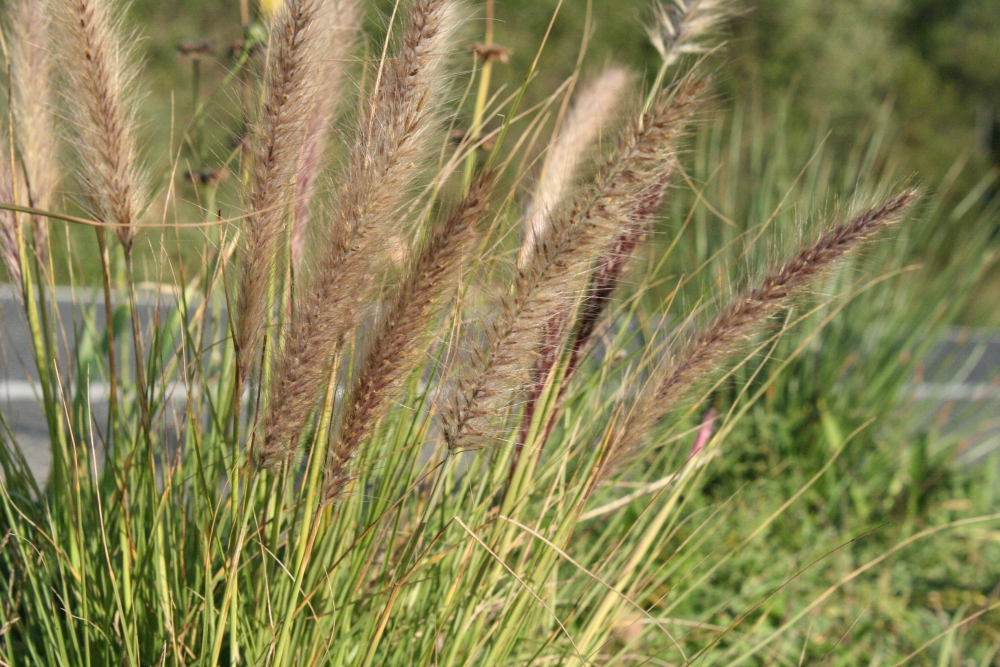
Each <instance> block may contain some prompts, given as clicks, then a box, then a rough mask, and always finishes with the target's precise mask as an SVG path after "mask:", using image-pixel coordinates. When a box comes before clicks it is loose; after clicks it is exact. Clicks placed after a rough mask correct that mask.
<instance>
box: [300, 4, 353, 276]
mask: <svg viewBox="0 0 1000 667" xmlns="http://www.w3.org/2000/svg"><path fill="white" fill-rule="evenodd" d="M333 4H334V7H333V8H332V14H331V30H330V36H329V40H328V43H327V45H326V47H325V48H324V53H323V57H322V61H323V62H322V64H321V66H320V67H319V70H318V72H317V79H316V81H315V82H314V83H313V84H312V85H314V86H315V87H316V91H315V93H314V98H313V103H312V108H311V109H310V110H309V114H308V118H307V120H306V127H305V144H304V146H303V147H302V151H301V155H300V156H299V161H298V169H297V172H296V175H295V217H294V222H293V227H292V238H291V244H292V247H291V253H292V261H293V263H294V265H295V266H296V267H298V266H301V264H302V260H303V259H304V257H305V246H306V241H307V236H308V223H309V218H310V215H309V213H310V204H311V202H312V198H313V195H314V194H315V187H316V179H317V178H318V177H319V175H320V173H321V172H322V171H323V169H324V167H325V166H326V162H327V157H326V156H327V151H326V148H327V141H328V139H329V135H330V129H331V127H330V126H331V122H332V120H333V117H334V115H335V113H336V110H337V106H338V103H339V102H340V101H341V98H342V97H343V94H342V89H343V86H344V82H345V79H346V76H345V75H346V72H347V62H348V59H349V57H350V54H351V51H352V50H353V48H354V45H355V42H356V41H357V33H358V27H359V19H360V11H359V7H358V2H357V0H336V1H335V2H334V3H333Z"/></svg>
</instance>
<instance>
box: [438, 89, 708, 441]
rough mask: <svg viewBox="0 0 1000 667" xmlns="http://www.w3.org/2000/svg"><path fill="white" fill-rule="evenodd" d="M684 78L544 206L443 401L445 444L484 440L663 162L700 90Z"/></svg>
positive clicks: (660, 174) (670, 160)
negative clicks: (553, 203) (584, 178)
mask: <svg viewBox="0 0 1000 667" xmlns="http://www.w3.org/2000/svg"><path fill="white" fill-rule="evenodd" d="M704 85H705V84H704V82H703V81H700V80H693V79H688V80H685V81H682V82H681V83H680V84H679V85H678V87H677V88H676V89H672V90H670V91H664V92H663V93H662V94H660V95H659V96H657V98H656V100H655V101H654V104H653V105H652V107H651V109H650V110H649V111H648V112H647V113H645V114H642V115H640V116H638V117H637V118H635V119H633V120H632V122H631V123H630V124H629V125H628V126H627V127H626V129H625V131H624V132H623V133H622V135H621V138H620V140H619V143H618V147H617V150H616V151H615V152H614V153H613V154H612V156H611V157H610V158H609V159H608V160H607V161H606V162H605V164H604V166H603V167H602V169H601V170H600V172H599V174H598V176H597V178H596V179H595V181H594V182H593V183H592V184H590V185H589V186H588V187H586V188H583V189H581V191H580V192H579V193H578V194H577V196H576V197H575V198H574V199H573V201H572V202H571V203H570V204H569V205H568V206H565V207H563V208H562V210H561V211H559V213H557V214H556V215H554V216H553V217H552V219H551V222H550V224H549V225H548V226H547V228H546V229H545V231H544V233H543V234H541V235H540V236H538V237H537V238H536V240H535V244H534V246H533V247H532V248H531V251H530V253H529V255H528V258H527V260H526V261H525V262H524V263H523V265H522V266H521V267H519V270H518V272H517V275H516V278H515V285H514V288H513V290H512V291H511V292H510V293H509V294H503V295H501V297H500V298H499V300H498V301H499V302H498V303H497V304H495V308H494V309H493V312H494V313H496V314H495V315H494V317H493V319H492V321H491V322H490V324H489V328H488V336H487V340H486V343H485V345H484V346H483V347H482V348H480V349H478V350H476V352H475V353H474V355H473V357H472V358H471V359H470V360H469V362H468V363H467V364H466V366H465V368H464V369H463V372H462V373H461V374H460V376H459V378H458V380H457V382H456V383H455V387H454V388H453V390H452V392H451V394H450V396H449V398H448V400H447V401H446V403H445V405H444V408H443V411H442V418H443V421H444V431H445V438H446V440H447V442H448V444H449V446H450V447H452V448H453V449H463V450H464V449H476V448H480V447H484V446H486V445H487V444H489V438H488V434H489V433H490V432H491V431H492V430H493V426H494V422H495V420H496V419H497V417H499V416H500V415H501V414H503V413H504V412H505V411H506V410H507V409H508V408H509V407H510V405H511V403H512V401H513V399H514V397H515V396H516V395H517V393H518V391H519V390H520V388H521V386H522V385H523V384H524V380H523V378H524V373H525V370H526V365H527V362H529V360H531V359H533V355H534V354H536V352H537V351H538V350H539V349H541V345H542V337H543V335H544V331H545V327H546V325H547V324H548V323H549V322H550V321H551V318H552V317H553V315H555V313H557V312H559V311H560V310H561V309H563V308H564V307H565V305H566V303H567V300H568V299H572V298H574V297H575V296H576V295H577V294H578V292H579V290H580V287H581V277H582V276H585V275H586V274H587V271H588V270H589V269H590V267H591V266H592V265H593V263H594V261H595V260H596V259H597V258H598V257H599V256H600V254H601V253H602V252H603V251H604V250H605V248H607V247H608V245H610V244H611V242H612V240H613V239H614V238H615V237H616V236H617V235H618V234H619V233H620V232H621V230H622V229H623V227H624V226H626V225H627V221H628V219H629V212H630V208H631V207H632V206H633V202H634V201H635V199H636V197H639V196H640V195H641V194H642V193H643V192H644V191H645V190H646V189H648V188H650V187H652V186H653V184H655V183H658V182H661V181H662V180H663V179H664V178H666V177H667V176H668V175H669V173H670V172H671V171H672V169H673V164H674V161H675V160H676V154H677V149H678V147H677V143H678V141H679V140H680V139H681V138H682V137H683V136H684V135H685V133H686V129H687V125H688V121H689V119H690V117H691V115H692V113H693V112H694V109H695V106H696V103H697V101H698V99H699V98H700V96H701V92H702V90H703V89H704Z"/></svg>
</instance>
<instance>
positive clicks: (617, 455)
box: [596, 190, 917, 480]
mask: <svg viewBox="0 0 1000 667" xmlns="http://www.w3.org/2000/svg"><path fill="white" fill-rule="evenodd" d="M916 198H917V193H916V191H915V190H905V191H903V192H901V193H900V194H898V195H896V196H894V197H891V198H889V199H887V200H885V201H883V202H882V203H880V204H878V205H875V206H870V207H868V208H866V209H864V210H863V211H861V212H860V213H858V214H857V215H855V216H854V217H852V218H850V219H849V220H847V221H845V222H843V223H841V224H840V225H838V226H836V227H834V228H833V229H831V230H830V231H828V232H826V233H825V234H823V235H821V236H820V237H819V238H817V239H816V240H815V241H814V242H813V243H812V244H810V245H808V246H805V247H803V248H802V249H801V250H799V252H798V253H796V254H795V255H794V256H793V257H792V258H791V259H789V260H788V261H786V262H785V263H784V264H782V265H780V266H779V267H778V268H776V269H775V270H774V271H772V272H771V273H769V274H767V275H766V276H765V277H764V278H763V279H761V280H760V281H758V282H756V283H755V284H753V285H751V286H750V287H748V288H747V289H745V290H743V291H742V292H741V293H740V294H738V295H737V296H736V297H735V298H734V299H732V301H730V303H729V304H728V305H726V306H725V307H724V308H723V309H722V311H721V312H720V313H719V314H718V315H717V316H716V318H715V319H714V320H713V321H712V322H711V323H710V324H709V325H708V326H707V327H705V328H703V329H701V330H700V331H698V332H696V333H695V334H694V335H693V336H691V337H690V338H689V339H687V340H686V341H685V342H683V343H681V345H680V346H679V349H677V351H676V352H674V353H672V354H671V360H670V361H669V362H668V363H667V364H665V366H664V368H663V370H661V371H660V372H659V373H658V377H656V379H655V380H654V381H653V382H652V383H651V386H650V388H649V389H647V390H645V391H643V392H642V394H641V395H640V397H639V398H638V401H637V403H636V405H635V406H633V407H632V409H631V410H630V411H629V414H628V415H627V417H626V418H625V419H624V420H623V422H622V423H621V424H620V426H619V427H618V428H616V429H615V431H614V432H613V433H612V435H611V437H610V438H609V440H608V443H607V444H606V448H605V451H604V453H603V455H602V458H601V462H600V464H599V470H598V474H597V475H596V479H597V480H600V479H602V478H604V477H606V476H607V475H608V474H610V473H611V472H612V471H613V470H614V469H615V468H616V467H617V466H619V465H620V464H621V463H622V462H623V461H626V460H628V459H629V458H631V457H632V456H634V455H635V453H636V452H637V451H638V450H639V448H640V447H641V446H642V444H643V443H644V442H645V441H646V439H647V438H648V437H649V435H650V433H651V431H652V429H653V427H654V426H655V425H656V423H657V422H658V421H659V420H660V419H662V418H663V417H665V416H666V415H667V414H669V413H670V412H672V411H673V410H675V409H676V408H677V407H678V405H679V404H680V402H681V401H683V400H684V398H685V397H686V396H688V395H689V394H690V392H691V391H692V390H693V389H694V388H695V387H697V386H698V385H699V384H700V382H701V381H702V380H703V379H704V378H706V377H709V376H711V375H712V374H713V373H714V372H715V371H716V370H717V369H718V368H719V366H720V365H721V364H722V363H723V362H724V361H725V360H726V359H727V358H729V357H731V356H732V355H733V354H735V353H737V352H738V351H740V350H741V349H744V348H745V346H746V343H747V341H749V340H750V339H751V338H752V337H753V336H754V335H755V334H757V333H759V332H760V331H761V330H762V329H763V328H764V327H765V326H766V325H767V323H768V321H769V319H770V318H771V317H772V316H773V315H774V314H775V313H777V312H779V311H780V310H782V309H783V308H786V307H787V306H789V305H790V304H791V303H792V301H793V300H794V299H795V297H796V296H798V295H799V294H801V293H802V292H803V290H804V288H805V287H807V286H808V285H809V284H810V282H811V281H812V280H813V279H814V278H816V277H817V276H819V275H822V274H823V273H825V272H827V271H829V270H830V268H831V267H832V266H833V265H834V264H835V263H836V262H837V261H838V260H840V259H842V258H843V257H844V256H845V255H847V254H848V253H850V252H852V251H854V250H856V249H858V248H859V247H860V246H861V245H863V243H864V242H865V241H866V240H868V239H869V238H871V237H872V236H873V235H875V234H877V233H878V232H879V231H881V230H883V229H884V228H886V227H888V226H889V225H891V224H893V223H895V222H897V221H899V220H900V219H901V218H902V216H903V214H904V213H905V211H906V209H907V208H908V207H909V206H910V205H911V204H912V203H913V202H914V201H915V200H916Z"/></svg>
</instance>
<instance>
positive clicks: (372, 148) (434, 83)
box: [259, 0, 454, 466]
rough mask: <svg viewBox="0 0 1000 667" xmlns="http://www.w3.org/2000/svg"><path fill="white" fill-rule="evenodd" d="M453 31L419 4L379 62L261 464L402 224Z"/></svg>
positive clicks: (282, 454) (287, 440)
mask: <svg viewBox="0 0 1000 667" xmlns="http://www.w3.org/2000/svg"><path fill="white" fill-rule="evenodd" d="M453 27H454V11H453V8H452V5H451V3H450V2H448V1H447V0H416V1H415V2H414V5H413V7H412V9H411V11H410V17H409V22H408V25H407V27H406V28H405V30H404V33H403V36H402V39H401V40H400V44H399V46H398V50H397V53H396V55H395V56H394V57H393V58H391V59H389V60H387V61H385V62H383V63H382V64H381V65H380V67H379V71H378V74H377V76H376V77H375V84H374V85H375V89H374V90H373V91H372V93H371V96H370V98H369V101H368V104H367V105H366V107H365V110H364V112H363V113H362V115H361V118H360V119H359V121H358V129H357V137H356V139H355V143H354V147H353V149H352V152H351V157H350V160H349V162H348V164H347V167H346V169H345V173H344V174H343V180H342V183H341V187H340V189H339V192H338V201H337V209H336V212H335V215H334V217H333V220H332V222H331V224H330V228H329V229H328V230H326V234H327V238H326V241H325V242H324V243H323V245H322V247H321V249H320V252H319V254H318V257H317V262H316V266H315V268H314V270H313V275H312V279H311V282H310V283H309V284H308V285H307V286H306V288H305V290H304V294H303V295H302V297H301V298H300V300H299V302H298V303H297V304H296V310H295V314H294V317H293V320H292V325H291V327H290V330H289V332H288V340H287V341H286V345H285V348H284V352H283V354H282V356H281V358H280V359H279V364H278V369H277V374H276V379H275V382H274V384H273V386H272V391H271V397H270V403H269V405H268V410H267V414H266V416H265V419H264V428H265V431H264V432H265V437H264V443H263V446H262V448H261V451H260V456H259V462H260V464H261V465H263V466H270V465H274V464H276V463H278V462H280V461H282V460H286V459H287V458H288V457H289V456H290V455H291V454H292V453H293V451H294V448H293V444H294V443H293V441H294V439H295V438H296V437H297V436H298V433H299V431H300V430H301V429H302V428H303V426H304V424H305V422H306V419H307V418H308V415H309V412H310V411H311V410H312V408H313V405H314V402H315V398H316V395H317V392H318V390H319V388H320V387H321V386H322V385H323V384H324V382H325V381H326V380H327V379H328V375H329V366H330V362H331V359H332V357H333V354H334V351H335V349H336V348H337V346H338V345H340V343H341V341H342V340H343V338H344V336H345V335H346V334H347V333H348V332H349V331H351V330H352V329H353V328H354V326H355V324H356V322H357V319H358V313H359V312H360V310H361V308H362V307H363V305H364V304H365V302H366V300H367V298H368V295H369V293H370V291H371V289H372V286H373V285H374V283H375V281H376V276H377V275H378V267H379V264H378V262H379V259H380V258H381V257H382V256H384V253H385V251H386V248H387V247H389V245H390V244H389V243H388V240H390V239H391V238H392V237H393V236H394V235H395V234H396V233H397V232H398V231H399V225H400V223H401V220H400V216H401V211H400V209H401V207H402V204H403V203H404V202H405V201H406V195H407V193H408V191H409V190H410V189H411V188H412V187H413V183H414V181H415V179H416V178H417V176H418V175H419V174H420V172H421V170H422V166H423V161H424V159H425V158H426V156H427V155H428V152H429V150H430V148H431V146H432V143H433V142H432V139H433V137H434V135H435V133H436V131H437V130H438V129H439V128H438V123H437V109H438V107H439V104H440V98H441V96H442V95H441V92H442V89H441V83H442V82H441V78H442V77H441V74H442V70H443V64H444V59H445V56H446V55H447V52H448V46H449V39H448V38H449V35H450V33H451V31H452V29H453Z"/></svg>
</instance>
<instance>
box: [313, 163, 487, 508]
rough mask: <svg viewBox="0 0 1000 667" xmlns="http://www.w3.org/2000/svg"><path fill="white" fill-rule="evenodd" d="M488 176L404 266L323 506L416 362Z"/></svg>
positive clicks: (461, 256) (465, 252)
mask: <svg viewBox="0 0 1000 667" xmlns="http://www.w3.org/2000/svg"><path fill="white" fill-rule="evenodd" d="M494 183H495V179H494V177H493V174H491V173H488V172H487V173H484V174H482V175H481V176H480V177H479V178H478V179H477V180H476V181H475V182H474V183H473V184H472V186H471V187H470V189H469V192H468V193H467V194H466V195H465V197H464V198H463V199H462V201H460V202H459V203H458V204H457V205H456V206H455V208H454V209H453V210H452V211H451V213H450V214H449V215H448V216H447V217H446V218H445V219H444V220H443V221H442V222H441V223H440V224H438V225H436V226H435V227H434V228H433V229H431V230H430V234H429V237H428V239H427V240H426V242H425V243H424V244H423V246H422V248H421V249H420V251H419V252H418V253H417V254H416V255H415V256H414V257H413V258H412V259H411V260H410V266H409V269H408V271H407V274H406V277H405V278H404V279H403V280H402V281H401V282H400V284H399V285H397V286H396V288H395V290H394V295H393V296H392V297H391V299H390V301H389V304H390V305H389V307H388V309H387V311H386V312H385V313H384V314H383V315H382V317H381V318H380V319H379V320H378V322H377V324H376V327H375V331H374V333H373V334H372V336H371V339H372V342H371V344H370V346H369V348H368V350H367V351H366V353H365V355H364V357H363V359H362V361H361V366H360V369H359V371H358V374H357V376H356V378H355V380H354V386H353V389H352V391H351V395H350V396H349V397H348V403H347V409H346V412H345V415H344V420H343V422H342V425H341V431H340V435H339V438H338V442H337V446H336V447H335V448H334V449H333V450H331V452H330V456H329V458H328V461H327V469H326V484H325V487H326V491H325V493H324V496H325V498H326V499H327V501H332V500H333V499H335V498H336V497H337V496H338V495H339V494H340V492H341V491H342V490H343V486H344V484H346V482H347V481H348V480H349V471H348V470H347V469H346V468H345V466H346V464H347V463H348V462H349V461H350V460H352V459H353V457H354V456H355V453H356V452H357V450H358V448H359V447H360V446H361V444H362V443H363V442H364V441H365V440H366V439H367V438H368V436H369V435H370V434H371V432H372V430H373V429H374V428H375V426H376V424H377V422H378V418H379V416H380V415H382V414H384V410H385V408H386V406H387V404H388V401H389V399H391V398H392V396H393V395H394V394H395V393H396V392H398V391H399V389H400V388H401V386H402V384H403V382H404V381H405V379H406V378H407V376H408V375H409V374H410V373H412V372H413V369H414V368H415V367H416V366H417V364H418V363H419V360H420V350H421V347H422V342H423V340H424V332H425V331H426V330H427V327H428V325H429V324H430V322H431V319H432V317H433V315H434V311H435V303H436V301H437V300H438V299H439V297H440V296H441V295H442V294H443V293H444V292H445V289H446V287H447V285H448V284H449V283H452V282H454V281H455V279H456V278H457V276H458V275H459V270H460V269H461V267H462V266H463V265H464V264H465V262H466V260H467V259H468V257H469V256H470V255H471V253H472V250H473V249H474V247H475V245H476V242H477V241H478V239H479V237H480V234H479V232H480V231H481V228H482V225H481V224H480V223H481V221H482V220H483V219H484V218H485V217H486V214H487V209H488V203H489V196H490V192H491V191H492V189H493V186H494Z"/></svg>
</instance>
